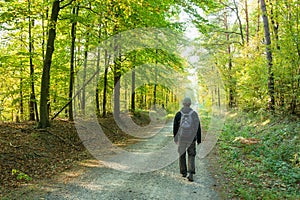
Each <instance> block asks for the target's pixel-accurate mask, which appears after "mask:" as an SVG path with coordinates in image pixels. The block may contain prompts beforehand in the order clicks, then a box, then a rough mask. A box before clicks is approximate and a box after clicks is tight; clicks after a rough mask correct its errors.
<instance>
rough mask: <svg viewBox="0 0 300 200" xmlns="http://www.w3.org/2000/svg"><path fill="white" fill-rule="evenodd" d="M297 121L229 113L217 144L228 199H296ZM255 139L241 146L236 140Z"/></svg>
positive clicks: (299, 172) (298, 173)
mask: <svg viewBox="0 0 300 200" xmlns="http://www.w3.org/2000/svg"><path fill="white" fill-rule="evenodd" d="M299 131H300V126H299V118H298V117H280V116H273V115H268V114H266V113H265V112H261V113H258V112H256V113H230V114H229V115H228V118H227V122H226V125H225V127H224V131H223V133H222V134H221V137H220V140H219V142H218V146H219V155H220V164H222V165H221V167H222V168H223V170H224V171H225V175H224V176H225V178H226V179H229V186H228V187H229V188H230V190H231V191H230V194H228V195H229V196H231V197H233V196H236V197H239V198H242V199H298V198H299V197H300V193H299V188H298V185H299V180H300V167H299V163H298V162H296V161H295V160H294V159H295V155H298V152H299V146H300V140H299ZM241 137H243V138H244V139H249V138H255V139H256V141H258V142H257V143H254V144H249V143H248V144H247V143H243V142H242V140H238V138H241Z"/></svg>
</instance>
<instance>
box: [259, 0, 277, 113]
mask: <svg viewBox="0 0 300 200" xmlns="http://www.w3.org/2000/svg"><path fill="white" fill-rule="evenodd" d="M261 10H262V18H263V23H264V32H265V40H266V41H265V42H266V54H267V60H268V92H269V98H270V100H269V109H270V110H271V111H274V110H275V95H274V93H275V87H274V73H273V69H272V68H273V61H272V59H273V57H272V50H271V36H270V28H269V20H268V16H267V8H266V2H265V0H261Z"/></svg>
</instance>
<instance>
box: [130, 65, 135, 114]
mask: <svg viewBox="0 0 300 200" xmlns="http://www.w3.org/2000/svg"><path fill="white" fill-rule="evenodd" d="M134 111H135V66H133V68H132V71H131V112H134Z"/></svg>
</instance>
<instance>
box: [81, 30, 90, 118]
mask: <svg viewBox="0 0 300 200" xmlns="http://www.w3.org/2000/svg"><path fill="white" fill-rule="evenodd" d="M89 35H90V33H89V32H87V35H86V42H85V49H84V63H83V77H82V81H83V83H85V81H86V68H87V61H88V60H87V59H88V49H89ZM85 97H86V93H85V87H84V88H83V90H82V96H81V114H82V115H85V103H86V102H85Z"/></svg>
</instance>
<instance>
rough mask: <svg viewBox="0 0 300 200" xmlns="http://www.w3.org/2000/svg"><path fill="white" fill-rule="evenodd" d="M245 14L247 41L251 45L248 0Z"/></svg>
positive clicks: (246, 0)
mask: <svg viewBox="0 0 300 200" xmlns="http://www.w3.org/2000/svg"><path fill="white" fill-rule="evenodd" d="M245 16H246V28H245V29H246V43H247V45H249V11H248V0H245Z"/></svg>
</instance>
